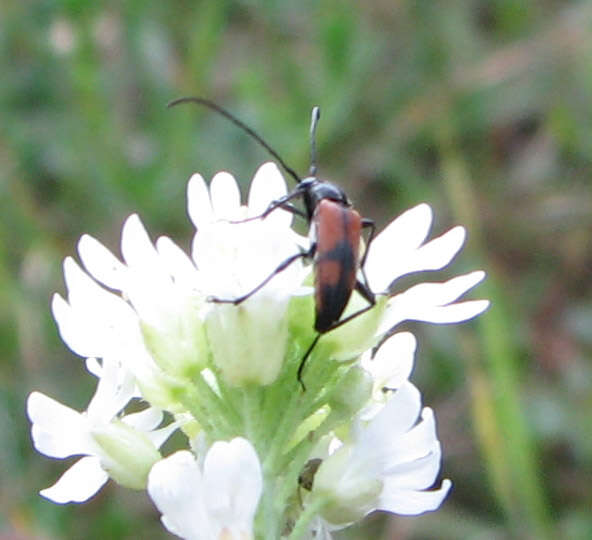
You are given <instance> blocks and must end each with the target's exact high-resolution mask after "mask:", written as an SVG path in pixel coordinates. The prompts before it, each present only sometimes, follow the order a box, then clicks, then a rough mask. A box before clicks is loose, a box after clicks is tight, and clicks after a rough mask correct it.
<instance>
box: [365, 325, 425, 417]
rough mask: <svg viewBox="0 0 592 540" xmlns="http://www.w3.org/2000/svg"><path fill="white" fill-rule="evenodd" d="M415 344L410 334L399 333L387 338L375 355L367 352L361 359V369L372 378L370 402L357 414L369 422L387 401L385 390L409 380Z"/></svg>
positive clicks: (387, 393)
mask: <svg viewBox="0 0 592 540" xmlns="http://www.w3.org/2000/svg"><path fill="white" fill-rule="evenodd" d="M416 347H417V340H416V339H415V336H414V335H413V334H412V333H411V332H399V333H397V334H393V335H392V336H390V337H389V338H388V339H387V340H386V341H385V342H384V343H383V344H382V345H381V346H380V348H379V349H378V351H377V352H376V354H374V355H373V354H372V351H367V352H366V353H364V355H362V358H361V362H360V363H361V366H362V368H364V370H366V372H367V373H369V374H370V375H371V376H372V381H373V388H372V399H371V400H370V401H369V403H368V405H367V406H366V407H364V409H363V411H362V412H361V413H360V414H361V418H362V419H364V420H369V419H370V418H372V417H373V416H374V415H375V414H377V413H378V412H380V411H381V410H382V408H383V406H384V405H385V404H386V402H387V401H388V400H389V398H390V394H389V392H388V391H387V390H396V389H398V388H400V387H401V385H403V384H404V383H405V382H407V381H408V380H409V377H410V376H411V371H412V370H413V364H414V356H415V349H416Z"/></svg>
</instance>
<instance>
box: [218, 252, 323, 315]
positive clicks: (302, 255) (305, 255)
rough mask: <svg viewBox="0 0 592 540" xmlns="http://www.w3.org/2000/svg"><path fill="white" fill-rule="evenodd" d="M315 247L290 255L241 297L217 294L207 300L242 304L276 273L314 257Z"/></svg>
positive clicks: (236, 304)
mask: <svg viewBox="0 0 592 540" xmlns="http://www.w3.org/2000/svg"><path fill="white" fill-rule="evenodd" d="M314 247H315V246H313V247H312V248H311V249H310V250H308V251H302V252H300V253H296V254H295V255H291V256H290V257H288V258H287V259H286V260H285V261H283V262H282V263H281V264H280V265H279V266H278V267H277V268H276V269H275V270H274V271H273V272H272V273H271V274H269V275H268V276H267V277H266V278H265V279H264V280H263V281H262V282H261V283H259V285H257V286H256V287H255V288H254V289H252V290H250V291H249V292H248V293H246V294H243V295H242V296H239V297H237V298H233V299H228V298H218V297H216V296H208V298H207V301H208V302H212V303H214V304H234V305H235V306H238V305H239V304H242V303H243V302H244V301H245V300H247V299H248V298H250V297H251V296H253V295H254V294H255V293H256V292H257V291H259V290H260V289H262V288H263V287H265V285H267V283H269V282H270V281H271V280H272V278H273V277H274V276H275V275H277V274H279V273H280V272H283V271H284V270H285V269H286V268H288V266H290V265H291V264H292V263H293V262H294V261H297V260H298V259H306V258H310V257H312V256H313V254H314Z"/></svg>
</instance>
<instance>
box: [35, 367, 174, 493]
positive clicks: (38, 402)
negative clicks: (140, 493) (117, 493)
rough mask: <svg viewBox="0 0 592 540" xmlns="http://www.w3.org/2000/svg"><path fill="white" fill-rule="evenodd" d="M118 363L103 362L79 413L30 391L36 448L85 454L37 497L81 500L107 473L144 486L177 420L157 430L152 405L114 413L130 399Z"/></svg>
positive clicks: (64, 454) (52, 452)
mask: <svg viewBox="0 0 592 540" xmlns="http://www.w3.org/2000/svg"><path fill="white" fill-rule="evenodd" d="M120 372H121V370H120V368H119V366H118V365H117V363H115V362H110V361H108V360H104V363H103V366H102V369H101V373H100V378H99V383H98V386H97V390H96V392H95V395H94V396H93V398H92V400H91V401H90V403H89V406H88V408H87V410H86V411H85V412H83V413H79V412H78V411H75V410H74V409H71V408H70V407H67V406H66V405H63V404H61V403H59V402H58V401H55V400H54V399H52V398H50V397H48V396H46V395H44V394H42V393H40V392H32V393H31V394H30V395H29V398H28V400H27V413H28V415H29V418H30V420H31V422H32V427H31V434H32V437H33V444H34V445H35V448H36V449H37V450H38V451H39V452H41V453H42V454H45V455H47V456H50V457H55V458H65V457H69V456H74V455H83V456H85V457H82V458H81V459H80V460H79V461H77V462H76V463H75V464H74V465H72V467H70V468H69V469H68V470H67V471H66V472H65V473H64V474H63V475H62V477H61V478H60V479H59V480H58V482H57V483H56V484H54V485H53V486H51V487H49V488H47V489H44V490H42V491H41V495H43V496H44V497H46V498H48V499H50V500H52V501H54V502H57V503H67V502H82V501H85V500H87V499H89V498H90V497H92V496H93V495H94V494H95V493H96V492H97V491H98V490H99V489H100V488H101V487H102V486H103V484H105V482H106V481H107V480H108V479H109V477H110V476H111V477H112V478H114V479H115V480H117V481H118V482H119V483H121V484H122V485H125V486H128V487H133V488H136V489H139V488H142V487H144V486H145V482H146V477H147V474H148V471H149V470H150V467H151V466H152V464H153V463H154V462H155V461H156V460H158V459H159V458H160V454H159V453H158V448H159V447H160V445H162V444H163V443H164V441H165V440H166V439H167V438H168V437H169V435H170V434H171V433H172V432H173V431H174V430H175V429H176V427H177V426H176V424H174V423H173V424H170V425H169V426H167V427H166V428H162V429H156V428H157V426H158V425H159V424H160V423H161V422H162V412H161V411H160V410H158V409H154V408H152V407H150V408H147V409H145V410H143V411H141V412H138V413H133V414H128V415H126V416H121V417H118V416H117V415H118V413H119V412H120V411H121V410H122V409H123V407H125V405H126V404H127V403H128V402H129V400H130V399H131V398H132V397H133V391H134V384H133V379H130V378H129V376H127V375H124V377H123V380H122V377H121V373H120Z"/></svg>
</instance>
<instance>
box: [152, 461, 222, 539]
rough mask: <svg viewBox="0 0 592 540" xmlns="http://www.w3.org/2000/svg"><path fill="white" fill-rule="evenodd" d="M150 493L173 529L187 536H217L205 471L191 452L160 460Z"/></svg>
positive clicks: (177, 533)
mask: <svg viewBox="0 0 592 540" xmlns="http://www.w3.org/2000/svg"><path fill="white" fill-rule="evenodd" d="M148 493H149V494H150V497H151V498H152V500H153V501H154V504H156V506H157V508H158V509H159V510H160V512H161V514H163V516H162V521H163V523H164V525H165V526H166V528H167V529H168V530H169V531H171V532H172V533H174V534H176V535H178V536H181V537H183V538H186V539H203V540H207V539H208V538H215V536H214V535H213V530H212V528H211V524H210V521H209V518H208V515H207V514H206V512H205V509H204V501H203V498H204V488H203V481H202V475H201V471H200V470H199V466H198V464H197V462H196V460H195V457H194V456H193V454H192V453H191V452H189V451H187V450H181V451H179V452H175V453H174V454H172V455H171V456H169V457H168V458H166V459H163V460H161V461H159V462H158V463H156V464H155V465H154V466H153V467H152V469H151V470H150V474H149V475H148Z"/></svg>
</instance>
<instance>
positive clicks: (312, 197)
mask: <svg viewBox="0 0 592 540" xmlns="http://www.w3.org/2000/svg"><path fill="white" fill-rule="evenodd" d="M183 103H194V104H197V105H202V106H204V107H207V108H209V109H211V110H213V111H215V112H217V113H219V114H221V115H222V116H224V117H226V118H227V119H228V120H230V121H231V122H232V123H234V124H235V125H236V126H238V127H239V128H240V129H242V130H243V131H245V132H246V133H247V134H249V135H250V136H251V137H252V138H253V139H255V140H256V141H257V142H258V143H259V144H260V145H261V146H263V148H265V149H266V150H267V151H268V152H269V153H270V154H271V155H272V156H273V157H274V158H275V159H277V161H278V162H279V164H280V165H281V166H282V168H283V169H284V170H285V171H286V172H287V173H288V174H289V175H290V176H291V177H292V178H294V180H295V181H296V182H297V185H296V187H295V188H294V189H293V190H292V191H291V192H289V193H287V194H286V195H284V196H283V197H280V198H279V199H276V200H273V201H271V203H270V204H269V206H268V207H267V208H266V210H265V211H264V212H263V213H262V214H260V215H258V216H253V217H250V218H247V219H245V220H242V221H239V222H235V223H243V222H245V221H251V220H255V219H264V218H265V217H266V216H268V215H269V214H270V213H271V212H273V211H274V210H276V209H278V208H283V209H284V210H287V211H289V212H291V213H293V214H296V215H299V216H301V217H303V218H305V219H306V221H307V223H308V225H309V237H310V240H311V243H310V248H309V249H308V250H306V251H302V252H299V253H296V254H294V255H292V256H290V257H288V258H287V259H286V260H285V261H283V262H282V263H281V264H280V265H279V266H278V267H277V268H276V269H275V270H274V271H273V272H272V273H271V274H270V275H269V276H267V277H266V278H265V279H264V280H263V281H262V282H261V283H260V284H259V285H257V286H256V287H255V288H254V289H252V290H250V291H249V292H247V293H246V294H243V295H242V296H239V297H237V298H233V299H225V298H217V297H209V298H208V300H209V301H211V302H215V303H221V304H234V305H239V304H241V303H242V302H244V301H245V300H247V299H248V298H250V297H251V296H252V295H253V294H255V293H256V292H257V291H259V290H260V289H261V288H263V287H264V286H265V285H266V284H267V283H268V282H269V281H270V280H271V279H272V278H273V277H274V276H275V275H277V274H278V273H279V272H282V271H283V270H285V269H286V268H288V266H290V265H291V264H292V263H293V262H295V261H296V260H298V259H306V260H312V263H313V270H314V298H315V322H314V329H315V331H316V332H317V335H316V336H315V339H314V340H313V341H312V343H311V344H310V346H309V347H308V349H307V350H306V352H305V353H304V356H303V357H302V360H301V361H300V364H299V366H298V372H297V378H298V382H299V383H300V384H301V386H302V388H303V390H304V389H305V385H304V383H303V381H302V373H303V370H304V366H305V364H306V361H307V359H308V358H309V356H310V354H311V353H312V351H313V349H314V348H315V346H316V344H317V342H318V341H319V339H320V337H321V336H322V335H323V334H326V333H327V332H330V331H331V330H335V329H336V328H339V327H340V326H342V325H344V324H346V323H347V322H349V321H351V320H352V319H354V318H355V317H358V316H359V315H361V314H363V313H365V312H366V311H368V310H370V309H371V308H372V307H374V305H375V304H376V297H375V294H374V293H373V292H372V290H371V289H370V286H369V284H368V279H367V277H366V274H365V273H364V264H365V262H366V257H367V255H368V250H369V248H370V244H371V243H372V240H373V238H374V234H375V225H374V221H372V220H371V219H367V218H362V217H361V216H360V214H359V213H358V212H357V211H356V210H355V209H354V208H353V205H352V203H351V201H350V200H349V198H348V197H347V195H346V193H345V191H343V189H341V188H340V187H339V186H337V185H336V184H333V183H331V182H328V181H326V180H322V179H320V178H319V177H318V176H317V165H316V141H315V136H316V128H317V124H318V121H319V119H320V110H319V108H318V107H314V108H313V110H312V120H311V127H310V138H311V165H310V169H309V173H308V176H306V177H305V178H300V176H298V174H297V173H296V172H295V171H294V170H293V169H292V168H290V167H289V166H288V165H287V164H286V163H285V162H284V160H283V159H282V158H281V157H280V156H279V154H278V153H277V152H276V151H275V150H274V149H273V148H271V146H269V144H267V143H266V142H265V141H264V140H263V139H262V138H261V137H260V136H259V135H258V134H257V133H256V132H255V131H254V130H253V129H251V128H250V127H249V126H247V125H246V124H244V123H243V122H242V121H241V120H239V119H238V118H236V117H235V116H234V115H232V114H231V113H230V112H228V111H227V110H226V109H224V108H222V107H220V106H219V105H217V104H216V103H214V102H213V101H210V100H208V99H206V98H202V97H183V98H179V99H176V100H174V101H171V102H170V103H169V104H168V107H174V106H177V105H180V104H183ZM296 199H300V200H301V201H302V204H303V206H304V211H302V210H301V209H299V208H297V207H295V206H293V204H292V201H294V200H296ZM363 229H368V231H369V232H368V238H367V241H366V249H365V251H364V253H363V254H362V255H361V256H360V243H361V239H362V230H363ZM358 270H360V274H361V277H362V279H361V280H360V279H358V277H357V273H358ZM354 290H356V291H357V292H358V293H359V294H360V295H361V296H362V297H363V298H364V299H365V300H366V301H367V302H368V305H367V306H365V307H363V308H361V309H359V310H358V311H356V312H354V313H352V314H350V315H348V316H346V317H344V318H341V316H342V315H343V312H344V310H345V308H346V306H347V304H348V302H349V300H350V298H351V295H352V293H353V291H354Z"/></svg>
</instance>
